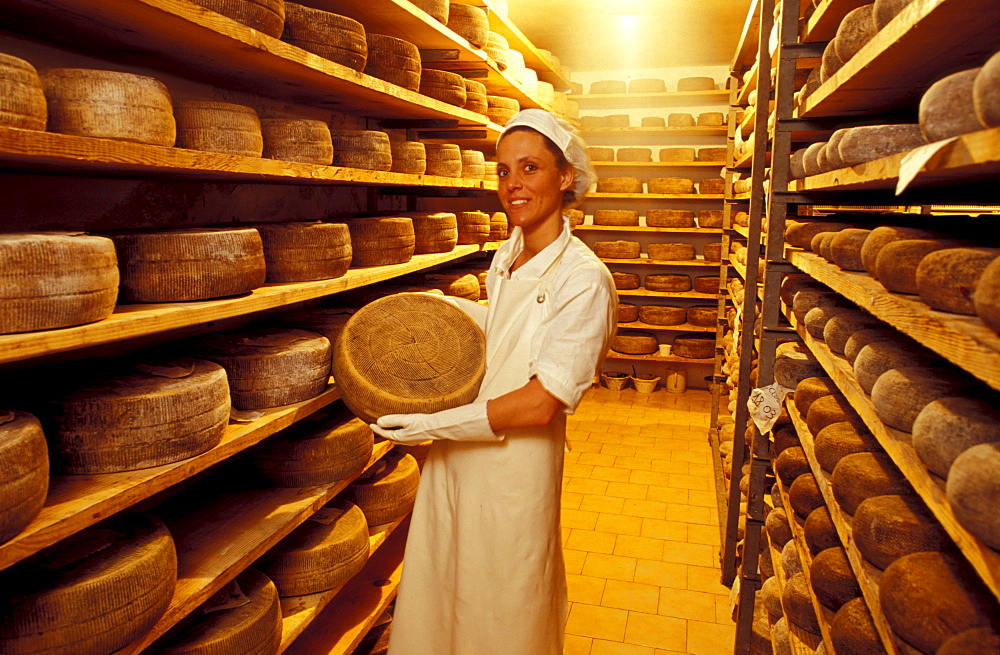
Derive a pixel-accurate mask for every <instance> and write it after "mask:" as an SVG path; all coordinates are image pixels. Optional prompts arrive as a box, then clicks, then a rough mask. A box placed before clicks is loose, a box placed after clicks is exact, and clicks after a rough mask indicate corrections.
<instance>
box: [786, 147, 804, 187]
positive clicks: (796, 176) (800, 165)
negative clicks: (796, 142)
mask: <svg viewBox="0 0 1000 655" xmlns="http://www.w3.org/2000/svg"><path fill="white" fill-rule="evenodd" d="M806 150H808V148H799V149H798V150H796V151H795V152H793V153H792V156H791V157H790V158H789V160H788V177H789V178H790V179H792V180H801V179H802V178H804V177H805V176H806V167H805V164H804V161H805V157H806Z"/></svg>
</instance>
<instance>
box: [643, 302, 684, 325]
mask: <svg viewBox="0 0 1000 655" xmlns="http://www.w3.org/2000/svg"><path fill="white" fill-rule="evenodd" d="M639 320H640V321H642V322H643V323H648V324H649V325H682V324H683V323H684V322H685V321H687V310H686V309H684V308H683V307H661V306H658V305H643V306H642V307H640V308H639Z"/></svg>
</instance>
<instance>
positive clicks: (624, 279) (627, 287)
mask: <svg viewBox="0 0 1000 655" xmlns="http://www.w3.org/2000/svg"><path fill="white" fill-rule="evenodd" d="M611 278H612V279H613V280H614V283H615V289H618V290H619V291H631V290H632V289H638V288H639V287H640V286H641V284H640V281H641V280H640V278H639V276H638V275H636V274H635V273H619V272H618V271H614V272H613V273H611Z"/></svg>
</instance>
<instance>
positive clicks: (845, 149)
mask: <svg viewBox="0 0 1000 655" xmlns="http://www.w3.org/2000/svg"><path fill="white" fill-rule="evenodd" d="M925 143H927V141H926V139H925V138H924V135H923V133H922V132H921V130H920V126H919V125H915V124H903V125H864V126H861V127H849V128H846V129H844V130H843V134H842V135H841V137H840V140H839V143H838V146H837V153H838V155H839V157H840V159H841V161H842V162H843V163H844V166H855V165H857V164H863V163H865V162H869V161H873V160H875V159H881V158H882V157H890V156H892V155H895V154H898V153H901V152H907V151H909V150H913V149H914V148H917V147H919V146H922V145H924V144H925Z"/></svg>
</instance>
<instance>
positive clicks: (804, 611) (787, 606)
mask: <svg viewBox="0 0 1000 655" xmlns="http://www.w3.org/2000/svg"><path fill="white" fill-rule="evenodd" d="M781 606H782V608H783V609H784V610H785V618H787V619H788V620H789V621H791V622H792V623H794V624H795V625H796V626H798V627H799V628H802V629H803V630H805V631H807V632H812V633H813V634H819V633H820V630H819V621H818V620H817V619H816V611H815V610H814V609H813V605H812V600H811V599H810V596H809V583H808V582H806V575H805V573H796V574H795V575H793V576H791V577H789V578H788V580H787V581H785V588H784V590H782V593H781Z"/></svg>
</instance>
